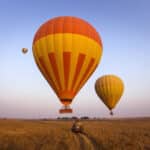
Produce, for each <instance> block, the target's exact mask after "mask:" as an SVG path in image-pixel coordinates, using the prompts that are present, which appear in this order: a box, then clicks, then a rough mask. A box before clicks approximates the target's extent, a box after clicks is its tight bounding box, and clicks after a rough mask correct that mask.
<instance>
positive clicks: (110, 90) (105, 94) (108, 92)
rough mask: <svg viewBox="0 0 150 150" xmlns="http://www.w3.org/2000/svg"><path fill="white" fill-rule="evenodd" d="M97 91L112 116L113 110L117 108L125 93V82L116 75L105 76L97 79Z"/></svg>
mask: <svg viewBox="0 0 150 150" xmlns="http://www.w3.org/2000/svg"><path fill="white" fill-rule="evenodd" d="M95 91H96V93H97V95H98V96H99V97H100V98H101V100H102V101H103V103H104V104H105V105H106V106H107V107H108V109H109V110H110V114H111V115H113V112H112V109H113V108H114V107H115V106H116V104H117V102H118V101H119V100H120V98H121V96H122V94H123V91H124V84H123V81H122V80H121V79H120V78H119V77H117V76H115V75H104V76H102V77H100V78H99V79H97V81H96V83H95Z"/></svg>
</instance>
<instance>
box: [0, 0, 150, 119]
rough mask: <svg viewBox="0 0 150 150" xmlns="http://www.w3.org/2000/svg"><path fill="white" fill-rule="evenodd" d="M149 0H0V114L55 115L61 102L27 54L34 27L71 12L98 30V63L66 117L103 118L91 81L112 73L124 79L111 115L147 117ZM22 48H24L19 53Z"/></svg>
mask: <svg viewBox="0 0 150 150" xmlns="http://www.w3.org/2000/svg"><path fill="white" fill-rule="evenodd" d="M149 8H150V1H149V0H115V1H112V0H53V1H52V0H0V117H10V118H15V117H17V118H39V117H43V118H44V117H58V116H59V117H61V116H62V115H60V114H59V113H58V110H59V109H60V107H61V103H60V102H59V100H58V98H57V97H56V95H55V94H54V92H53V91H52V89H51V88H50V87H49V85H48V84H47V82H46V81H45V79H44V78H43V77H42V75H41V73H40V72H39V70H38V68H37V66H36V64H35V62H34V59H33V55H32V40H33V37H34V34H35V32H36V30H37V29H38V27H39V26H40V25H41V24H42V23H43V22H45V21H46V20H48V19H51V18H53V17H56V16H77V17H80V18H83V19H85V20H87V21H88V22H90V23H91V24H92V25H93V26H94V27H95V28H96V30H97V31H98V32H99V33H100V35H101V38H102V41H103V56H102V60H101V63H100V65H99V66H98V68H97V70H96V71H95V72H94V74H93V75H92V77H91V78H90V79H89V80H88V82H87V83H86V84H85V86H84V87H83V88H82V89H81V91H80V92H79V93H78V95H77V96H76V97H75V99H74V101H73V103H72V105H71V107H72V108H73V110H74V113H73V114H71V115H70V116H90V117H109V111H108V109H107V108H106V106H105V105H104V104H103V103H102V102H101V101H100V100H99V98H98V97H97V95H96V93H95V91H94V84H95V80H96V79H97V78H98V77H100V76H102V75H104V74H116V75H118V76H120V77H121V78H122V80H123V81H124V83H125V91H124V94H123V96H122V98H121V100H120V102H119V103H118V105H117V106H116V109H115V110H114V113H115V116H116V117H136V116H150V9H149ZM22 47H27V48H28V49H29V52H28V53H27V54H26V55H23V54H22V52H21V49H22Z"/></svg>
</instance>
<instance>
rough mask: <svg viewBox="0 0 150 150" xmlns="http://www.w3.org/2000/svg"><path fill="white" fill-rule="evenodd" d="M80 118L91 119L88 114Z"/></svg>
mask: <svg viewBox="0 0 150 150" xmlns="http://www.w3.org/2000/svg"><path fill="white" fill-rule="evenodd" d="M80 119H83V120H88V119H90V118H89V117H88V116H83V117H81V118H80Z"/></svg>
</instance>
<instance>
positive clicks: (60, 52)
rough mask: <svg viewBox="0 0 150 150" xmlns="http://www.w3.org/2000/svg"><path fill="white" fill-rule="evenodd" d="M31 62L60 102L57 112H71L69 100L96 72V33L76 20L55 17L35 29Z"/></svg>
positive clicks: (98, 51)
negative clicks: (60, 105)
mask: <svg viewBox="0 0 150 150" xmlns="http://www.w3.org/2000/svg"><path fill="white" fill-rule="evenodd" d="M33 55H34V58H35V62H36V64H37V66H38V68H39V69H40V71H41V72H42V74H43V76H44V77H45V79H46V80H47V81H48V83H49V84H50V86H51V87H52V89H53V90H54V91H55V93H56V95H57V96H58V98H59V99H60V102H61V103H62V104H63V105H64V106H65V107H64V108H65V109H61V110H60V112H62V113H63V112H72V110H71V109H70V108H69V105H70V104H71V102H72V100H73V98H74V97H75V95H76V94H77V93H78V91H79V90H80V89H81V87H82V86H83V85H84V83H85V82H86V81H87V80H88V78H89V77H90V76H91V74H92V73H93V72H94V70H95V69H96V67H97V65H98V64H99V61H100V59H101V55H102V42H101V39H100V36H99V34H98V32H97V31H96V30H95V29H94V28H93V27H92V26H91V25H90V24H89V23H88V22H86V21H84V20H82V19H80V18H76V17H70V16H65V17H56V18H53V19H51V20H48V21H47V22H45V23H44V24H43V25H41V27H40V28H39V29H38V30H37V32H36V34H35V37H34V40H33Z"/></svg>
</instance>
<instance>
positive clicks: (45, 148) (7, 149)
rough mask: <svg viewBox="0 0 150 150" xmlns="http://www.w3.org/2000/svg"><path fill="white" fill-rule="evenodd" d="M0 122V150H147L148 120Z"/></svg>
mask: <svg viewBox="0 0 150 150" xmlns="http://www.w3.org/2000/svg"><path fill="white" fill-rule="evenodd" d="M81 122H82V124H83V126H84V133H73V132H72V131H71V127H72V124H73V120H18V119H0V150H150V118H134V119H133V118H132V119H97V120H82V121H81Z"/></svg>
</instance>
